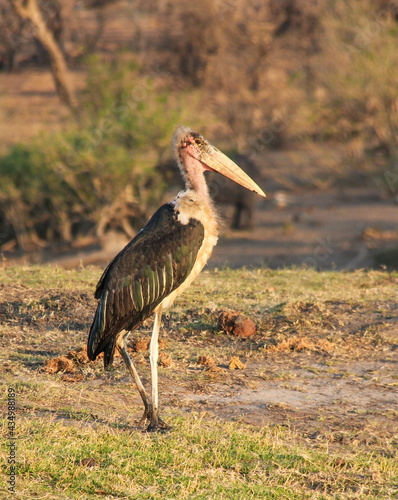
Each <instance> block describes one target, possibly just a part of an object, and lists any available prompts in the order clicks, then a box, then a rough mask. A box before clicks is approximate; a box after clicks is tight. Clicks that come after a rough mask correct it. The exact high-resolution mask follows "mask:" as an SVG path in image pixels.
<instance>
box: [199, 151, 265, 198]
mask: <svg viewBox="0 0 398 500" xmlns="http://www.w3.org/2000/svg"><path fill="white" fill-rule="evenodd" d="M200 161H201V162H202V163H204V164H205V165H206V166H207V167H209V168H210V169H211V170H214V171H215V172H218V173H219V174H221V175H224V176H225V177H228V178H229V179H231V180H232V181H234V182H236V183H237V184H240V185H241V186H243V187H245V188H246V189H249V191H254V192H255V193H257V194H259V195H260V196H264V197H265V196H266V195H265V193H264V191H263V190H262V189H261V188H260V187H259V186H258V185H257V184H256V183H255V182H254V181H253V179H251V178H250V177H249V176H248V175H247V174H246V173H245V172H244V171H243V170H242V169H241V168H240V167H238V165H237V164H236V163H234V162H233V161H232V160H230V159H229V158H228V156H226V155H225V154H224V153H221V151H219V150H218V149H217V148H215V147H214V146H210V145H209V146H208V147H207V148H206V150H205V151H203V152H202V154H201V157H200Z"/></svg>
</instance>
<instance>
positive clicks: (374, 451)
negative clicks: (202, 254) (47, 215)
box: [0, 267, 398, 499]
mask: <svg viewBox="0 0 398 500" xmlns="http://www.w3.org/2000/svg"><path fill="white" fill-rule="evenodd" d="M100 274H101V273H100V270H99V269H96V268H87V269H81V270H76V271H64V270H62V269H60V268H54V267H9V268H2V269H0V275H1V282H2V285H1V287H0V320H1V323H2V331H1V337H0V341H1V347H2V348H1V350H0V360H1V369H0V380H1V384H2V386H3V387H4V388H5V389H6V388H7V387H10V386H12V387H14V388H15V390H16V393H17V432H18V474H17V494H16V495H15V498H27V497H28V498H39V497H43V496H46V497H47V498H54V499H55V498H82V499H83V498H97V497H98V495H101V496H104V497H109V498H155V499H156V498H159V499H160V498H245V499H246V498H323V499H328V498H353V499H354V498H355V499H357V498H360V499H365V498H366V499H371V498H393V497H394V495H395V494H396V492H397V487H398V470H397V460H396V457H397V447H398V441H397V423H396V422H397V413H396V405H395V404H393V403H392V402H393V400H394V399H395V394H396V389H397V384H398V382H397V378H396V373H395V365H396V361H397V319H398V314H397V313H398V311H397V291H396V290H397V282H398V275H397V274H396V273H395V274H394V273H393V274H388V273H381V272H374V271H372V272H356V273H317V272H315V271H313V270H304V269H295V270H293V269H292V270H283V271H269V270H266V269H264V270H261V269H260V270H257V271H256V270H255V271H249V270H239V271H230V270H223V271H218V272H204V273H203V274H202V275H201V276H200V277H199V278H198V280H197V281H196V282H195V284H194V285H193V286H192V287H191V288H190V290H189V291H188V292H187V293H186V294H185V295H184V296H182V297H181V298H180V300H179V301H178V302H177V304H176V307H175V309H173V310H172V311H171V312H169V313H168V314H167V315H166V316H165V318H164V326H163V328H162V332H161V337H162V338H163V339H165V341H166V342H165V343H164V344H163V345H161V360H162V361H161V366H160V367H159V373H160V394H161V403H162V408H163V412H162V413H163V416H164V418H165V419H166V420H167V421H168V422H169V423H171V424H172V425H173V431H172V432H171V433H169V434H165V435H155V436H150V435H146V434H145V433H142V431H141V430H140V429H139V428H138V427H137V423H136V421H137V420H136V419H137V418H139V417H140V413H141V402H140V399H139V397H138V396H137V394H136V393H135V391H133V389H132V387H131V381H130V378H129V376H128V374H127V372H126V369H125V367H124V366H123V363H122V360H121V359H120V358H116V359H115V363H114V367H113V368H112V369H111V370H109V371H108V372H104V371H103V368H102V361H101V360H99V361H96V362H94V363H87V359H86V357H85V354H84V351H83V350H81V349H80V348H82V347H83V346H84V343H85V340H86V337H87V331H88V327H89V324H90V321H91V319H92V315H93V311H94V308H95V301H94V300H93V299H92V295H91V294H92V290H93V288H94V284H95V281H96V280H97V279H98V277H99V275H100ZM227 309H228V310H238V311H240V312H242V313H243V314H245V315H247V316H249V317H250V318H251V319H253V320H254V321H255V323H256V326H257V333H256V334H255V335H254V336H253V337H250V338H249V339H239V338H237V337H235V336H233V335H228V334H225V333H221V332H220V331H218V329H217V321H218V317H219V315H220V311H221V310H227ZM150 330H151V322H150V321H148V322H147V324H146V325H144V326H143V327H142V328H141V330H140V332H139V333H138V335H136V336H135V337H133V336H132V339H131V340H132V342H131V345H132V350H131V356H132V357H133V359H134V362H135V364H136V366H137V369H138V370H139V372H140V373H141V374H142V375H143V381H144V383H145V384H148V375H149V363H148V359H147V356H148V353H147V350H146V347H147V342H146V341H147V339H148V338H149V336H150ZM136 338H138V339H139V340H140V342H138V341H135V342H133V340H134V339H136ZM234 368H235V369H234ZM3 394H6V391H5V392H3ZM3 401H4V403H6V400H5V399H4V398H3ZM3 408H5V406H3ZM3 416H4V417H6V414H5V412H4V411H3ZM3 433H4V437H5V438H7V436H6V426H4V427H3ZM6 441H7V439H3V443H6ZM6 451H7V448H5V446H4V445H3V453H4V455H3V457H6ZM2 469H3V471H4V472H7V471H8V465H7V463H6V461H5V460H4V458H3V461H2ZM3 477H5V476H3ZM2 481H3V480H2ZM5 486H6V485H5ZM2 487H4V483H2Z"/></svg>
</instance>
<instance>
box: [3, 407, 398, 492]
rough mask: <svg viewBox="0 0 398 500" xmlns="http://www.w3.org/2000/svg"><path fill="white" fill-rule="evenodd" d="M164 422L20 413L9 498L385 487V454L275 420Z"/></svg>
mask: <svg viewBox="0 0 398 500" xmlns="http://www.w3.org/2000/svg"><path fill="white" fill-rule="evenodd" d="M172 424H173V431H172V432H170V433H167V434H164V435H151V434H146V433H141V432H138V431H133V432H129V431H124V430H118V429H115V428H111V427H109V426H93V425H92V424H91V423H90V422H87V423H86V424H84V423H82V424H81V425H79V426H76V425H65V422H60V421H43V420H41V419H34V420H32V419H29V418H21V419H19V420H18V478H17V483H18V491H19V493H18V494H17V495H16V496H15V498H41V497H42V496H43V495H46V498H97V495H103V496H105V497H107V498H140V499H141V498H142V499H146V498H147V499H165V498H179V499H183V498H189V499H193V498H195V499H199V498H203V499H206V498H234V499H235V498H241V499H248V498H253V499H254V498H292V499H299V498H376V497H377V498H388V496H389V495H392V494H393V491H394V477H395V480H396V478H397V474H398V464H397V463H396V462H395V461H394V460H393V459H391V458H386V457H382V456H370V455H369V454H367V453H361V452H359V453H352V454H347V455H344V456H342V455H339V456H337V455H330V454H328V453H327V451H326V450H323V451H320V450H310V449H308V448H306V447H305V446H303V445H302V444H299V441H298V436H297V435H295V434H294V433H292V432H291V431H288V430H286V429H282V428H280V427H274V428H269V427H266V428H263V429H254V428H251V427H250V426H247V425H243V424H239V423H225V422H219V421H216V420H212V421H209V420H205V419H203V418H202V417H201V416H198V415H192V416H190V417H186V418H178V419H173V420H172ZM4 437H5V436H3V438H4ZM3 442H4V441H3ZM3 451H4V448H3ZM2 469H3V473H6V472H7V465H6V464H5V461H4V459H3V460H2ZM3 477H4V476H3ZM22 492H23V493H22Z"/></svg>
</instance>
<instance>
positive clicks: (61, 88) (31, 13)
mask: <svg viewBox="0 0 398 500" xmlns="http://www.w3.org/2000/svg"><path fill="white" fill-rule="evenodd" d="M10 1H11V4H12V5H13V7H14V9H15V11H16V12H17V14H18V15H19V16H20V17H22V18H24V19H28V20H29V21H30V22H31V23H32V25H33V26H34V27H35V29H36V36H37V38H38V39H39V40H40V42H41V44H42V45H43V47H44V48H45V50H46V51H47V52H48V54H49V56H50V64H51V72H52V75H53V78H54V82H55V88H56V91H57V94H58V97H59V99H60V100H61V102H63V103H64V104H66V105H67V106H69V108H70V109H71V110H72V111H73V112H74V113H75V114H76V113H77V110H78V106H77V100H76V96H75V94H74V91H73V89H72V86H71V83H70V81H69V76H68V69H67V66H66V62H65V58H64V55H63V53H62V51H61V49H60V48H59V45H58V44H57V42H56V40H55V38H54V35H53V33H52V32H51V31H50V30H49V29H48V27H47V25H46V23H45V21H44V18H43V15H42V13H41V11H40V7H39V5H38V3H37V0H10Z"/></svg>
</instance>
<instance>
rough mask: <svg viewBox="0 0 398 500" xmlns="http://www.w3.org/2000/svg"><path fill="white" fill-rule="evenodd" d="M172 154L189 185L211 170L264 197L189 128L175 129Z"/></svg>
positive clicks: (261, 192) (244, 176)
mask: <svg viewBox="0 0 398 500" xmlns="http://www.w3.org/2000/svg"><path fill="white" fill-rule="evenodd" d="M173 152H174V156H175V158H176V160H177V162H178V165H179V167H180V170H181V173H182V175H183V177H184V179H185V180H186V181H187V182H188V184H189V185H194V184H195V182H194V181H195V177H196V176H197V175H198V173H203V172H204V171H206V170H213V171H215V172H218V173H219V174H221V175H224V176H225V177H228V178H229V179H231V180H233V181H234V182H236V183H237V184H240V185H241V186H243V187H245V188H246V189H249V190H250V191H254V192H255V193H257V194H259V195H261V196H265V193H264V192H263V190H262V189H261V188H260V187H259V186H258V185H257V184H256V183H255V182H254V181H253V180H252V179H251V178H250V177H249V176H248V175H247V174H246V173H245V172H244V171H243V170H242V169H241V168H240V167H238V165H236V163H234V162H233V161H232V160H230V159H229V158H228V156H226V155H225V154H224V153H222V152H221V151H219V150H218V149H217V148H215V147H214V146H212V145H211V144H210V143H209V142H208V141H207V140H206V139H205V138H204V137H203V136H201V135H200V134H198V132H194V131H193V130H191V129H190V128H189V127H179V128H178V129H177V131H176V133H175V134H174V138H173Z"/></svg>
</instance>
